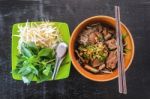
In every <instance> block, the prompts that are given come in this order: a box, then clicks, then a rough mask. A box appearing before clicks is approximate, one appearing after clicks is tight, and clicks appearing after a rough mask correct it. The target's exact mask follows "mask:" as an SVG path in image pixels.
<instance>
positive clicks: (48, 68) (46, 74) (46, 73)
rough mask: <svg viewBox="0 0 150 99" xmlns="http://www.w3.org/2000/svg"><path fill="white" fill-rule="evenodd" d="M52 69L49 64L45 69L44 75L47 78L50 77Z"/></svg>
mask: <svg viewBox="0 0 150 99" xmlns="http://www.w3.org/2000/svg"><path fill="white" fill-rule="evenodd" d="M50 69H51V65H50V64H48V65H47V67H46V68H45V70H43V74H44V75H45V76H48V74H49V73H50Z"/></svg>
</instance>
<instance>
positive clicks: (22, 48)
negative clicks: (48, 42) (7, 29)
mask: <svg viewBox="0 0 150 99" xmlns="http://www.w3.org/2000/svg"><path fill="white" fill-rule="evenodd" d="M21 53H22V54H23V55H24V56H26V57H31V56H32V52H31V51H30V50H29V49H27V48H26V47H25V44H24V43H22V44H21Z"/></svg>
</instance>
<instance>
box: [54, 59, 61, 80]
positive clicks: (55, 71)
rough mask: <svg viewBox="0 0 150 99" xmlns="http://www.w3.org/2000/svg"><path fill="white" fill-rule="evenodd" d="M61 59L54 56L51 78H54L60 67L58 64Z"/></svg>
mask: <svg viewBox="0 0 150 99" xmlns="http://www.w3.org/2000/svg"><path fill="white" fill-rule="evenodd" d="M62 61H63V59H61V58H59V57H56V63H55V68H54V72H53V74H52V80H55V78H56V75H57V72H58V70H59V68H60V65H61V63H62Z"/></svg>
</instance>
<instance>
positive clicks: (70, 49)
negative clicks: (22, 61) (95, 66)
mask: <svg viewBox="0 0 150 99" xmlns="http://www.w3.org/2000/svg"><path fill="white" fill-rule="evenodd" d="M95 18H107V19H110V20H115V18H113V17H111V16H105V15H97V16H92V17H89V18H86V19H84V20H83V21H82V22H80V23H79V24H78V25H77V26H76V27H75V29H74V31H73V32H72V35H71V38H70V42H69V54H70V57H71V60H72V59H73V58H74V57H75V56H73V55H72V53H73V52H72V47H71V44H72V38H73V37H74V35H75V34H76V33H75V32H76V31H77V30H78V28H79V27H80V26H81V25H83V24H84V23H85V22H87V21H89V20H92V19H95ZM121 25H122V27H123V28H124V29H125V30H126V31H127V33H128V35H129V37H130V38H131V45H132V47H133V49H132V54H131V59H130V61H129V63H128V66H127V67H126V68H125V71H127V70H128V68H129V67H130V65H131V63H132V61H133V58H134V54H135V45H134V41H133V37H132V35H131V32H130V31H129V29H128V28H127V27H126V26H125V24H123V23H122V22H121ZM72 63H73V66H74V67H75V69H76V70H77V71H78V72H79V73H80V74H81V75H82V76H84V77H86V78H87V79H90V80H92V81H96V82H106V81H111V80H114V79H115V78H117V77H118V75H115V76H114V77H111V78H108V79H103V80H102V79H94V78H92V77H89V76H87V75H86V74H85V73H83V72H82V71H80V70H79V69H78V68H77V66H75V62H74V61H73V60H72ZM117 74H118V73H117Z"/></svg>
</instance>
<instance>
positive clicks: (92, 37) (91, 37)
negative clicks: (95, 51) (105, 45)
mask: <svg viewBox="0 0 150 99" xmlns="http://www.w3.org/2000/svg"><path fill="white" fill-rule="evenodd" d="M97 40H98V37H97V35H96V33H95V32H93V33H91V34H90V35H89V37H88V42H89V43H91V44H95V43H96V42H97Z"/></svg>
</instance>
